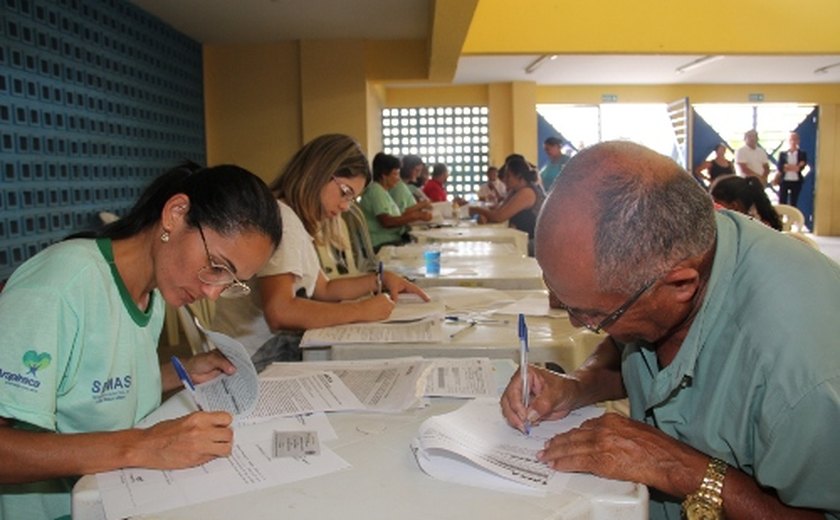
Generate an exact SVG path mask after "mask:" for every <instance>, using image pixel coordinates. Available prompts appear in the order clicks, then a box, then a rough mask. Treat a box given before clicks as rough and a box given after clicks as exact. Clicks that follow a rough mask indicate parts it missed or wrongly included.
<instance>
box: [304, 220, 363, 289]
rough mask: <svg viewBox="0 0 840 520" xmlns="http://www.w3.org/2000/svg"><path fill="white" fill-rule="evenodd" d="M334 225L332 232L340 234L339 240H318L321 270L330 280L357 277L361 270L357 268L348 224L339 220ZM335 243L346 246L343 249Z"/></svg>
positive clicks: (317, 246)
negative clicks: (340, 277)
mask: <svg viewBox="0 0 840 520" xmlns="http://www.w3.org/2000/svg"><path fill="white" fill-rule="evenodd" d="M333 224H334V225H333V226H332V227H331V232H332V233H336V234H338V237H337V238H338V240H336V241H326V240H317V241H316V244H315V249H316V250H317V251H318V259H319V260H320V261H321V269H323V270H324V274H326V275H327V277H328V278H336V277H339V276H346V275H350V276H353V275H357V274H359V270H358V269H357V267H356V258H355V255H354V254H353V245H352V240H351V239H350V235H349V232H348V230H347V223H346V222H345V221H344V219H342V218H337V219H336V220H335V222H334V223H333ZM322 238H323V237H322ZM334 242H339V243H342V244H346V245H345V246H344V247H341V246H339V245H337V244H336V243H334Z"/></svg>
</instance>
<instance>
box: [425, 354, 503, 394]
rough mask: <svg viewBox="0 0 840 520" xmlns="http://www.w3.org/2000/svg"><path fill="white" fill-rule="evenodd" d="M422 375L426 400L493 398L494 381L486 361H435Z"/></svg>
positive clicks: (457, 359) (441, 359)
mask: <svg viewBox="0 0 840 520" xmlns="http://www.w3.org/2000/svg"><path fill="white" fill-rule="evenodd" d="M430 361H431V367H429V369H428V371H427V374H426V385H425V391H424V395H425V396H426V397H494V396H497V395H498V392H497V390H496V378H495V376H494V375H493V363H492V362H491V361H490V359H489V358H435V359H433V360H430Z"/></svg>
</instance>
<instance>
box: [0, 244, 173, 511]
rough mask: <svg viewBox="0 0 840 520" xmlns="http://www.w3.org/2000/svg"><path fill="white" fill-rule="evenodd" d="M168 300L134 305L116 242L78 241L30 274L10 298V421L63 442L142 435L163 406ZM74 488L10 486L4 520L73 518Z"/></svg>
mask: <svg viewBox="0 0 840 520" xmlns="http://www.w3.org/2000/svg"><path fill="white" fill-rule="evenodd" d="M163 305H164V304H163V300H162V299H161V297H160V294H159V293H158V292H157V291H156V290H155V291H154V292H153V293H152V296H151V300H150V302H149V307H148V309H147V311H146V312H143V311H141V310H139V309H138V308H137V306H136V305H135V304H134V302H133V301H132V300H131V298H130V296H129V294H128V291H127V289H126V288H125V285H124V284H123V282H122V279H121V278H120V277H119V274H118V272H117V269H116V265H115V264H114V262H113V253H112V250H111V241H110V240H107V239H99V240H96V241H94V240H86V239H79V240H69V241H66V242H61V243H58V244H56V245H53V246H51V247H49V248H47V249H46V250H44V251H42V252H41V253H39V254H38V255H36V256H34V257H33V258H31V259H30V260H28V261H27V262H26V263H24V264H23V265H22V266H20V267H19V268H18V269H17V270H16V271H15V272H14V274H13V275H12V277H11V278H10V279H9V282H8V284H7V285H6V287H5V289H4V290H3V292H2V293H0V330H2V331H3V333H2V334H0V417H5V418H11V419H14V420H15V421H16V423H17V424H16V427H20V428H27V429H40V430H47V431H54V432H59V433H79V432H93V431H114V430H121V429H126V428H130V427H132V426H133V425H134V424H135V423H136V422H138V421H139V420H140V419H142V418H143V417H145V416H146V415H147V414H148V413H149V412H151V411H152V410H154V409H155V408H157V407H158V406H159V405H160V398H161V379H160V368H159V366H158V357H157V345H158V339H159V337H160V332H161V328H162V326H163V315H164V308H163ZM71 485H72V479H61V480H53V481H46V482H38V483H34V484H21V485H5V486H0V518H8V519H10V520H11V519H17V518H57V517H60V516H62V515H69V514H70V496H69V491H70V486H71Z"/></svg>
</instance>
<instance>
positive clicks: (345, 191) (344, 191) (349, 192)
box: [332, 175, 356, 202]
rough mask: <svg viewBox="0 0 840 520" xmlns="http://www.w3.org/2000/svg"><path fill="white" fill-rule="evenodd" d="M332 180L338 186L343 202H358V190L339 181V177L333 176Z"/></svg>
mask: <svg viewBox="0 0 840 520" xmlns="http://www.w3.org/2000/svg"><path fill="white" fill-rule="evenodd" d="M332 180H333V181H335V183H336V184H338V189H339V190H341V198H342V199H343V200H345V201H347V202H352V201H354V200H356V190H354V189H353V188H351V187H350V186H348V185H347V184H344V183H343V182H341V181H340V180H338V177H336V176H335V175H333V178H332Z"/></svg>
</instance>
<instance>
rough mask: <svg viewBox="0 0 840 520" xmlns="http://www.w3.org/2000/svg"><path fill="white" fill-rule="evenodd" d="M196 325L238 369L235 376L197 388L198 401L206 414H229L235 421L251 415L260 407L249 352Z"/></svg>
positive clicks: (222, 378) (203, 384)
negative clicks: (252, 411) (218, 412)
mask: <svg viewBox="0 0 840 520" xmlns="http://www.w3.org/2000/svg"><path fill="white" fill-rule="evenodd" d="M196 324H197V325H198V327H199V328H200V329H201V331H202V332H203V333H204V334H206V335H207V337H208V338H209V339H210V340H211V341H212V342H213V343H214V344H215V345H216V348H218V349H219V351H220V352H221V353H222V354H224V355H225V357H226V358H228V360H230V362H231V363H233V366H235V367H236V372H234V373H233V374H221V375H220V376H218V377H216V378H214V379H212V380H210V381H207V382H205V383H201V384H200V385H196V387H195V398H196V401H197V402H198V404H200V405H201V407H202V409H204V410H208V411H226V412H228V413H230V414H231V415H233V416H234V417H239V416H246V415H248V414H249V413H250V412H251V410H252V409H253V408H254V406H255V405H256V403H257V396H258V392H259V383H258V378H257V370H256V369H255V368H254V364H253V363H252V362H251V357H250V356H249V355H248V351H247V350H245V347H244V346H243V345H242V343H240V342H238V341H236V340H235V339H233V338H231V337H230V336H227V335H225V334H222V333H220V332H213V331H209V330H207V329H204V328H202V327H201V325H200V324H198V321H197V320H196Z"/></svg>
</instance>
